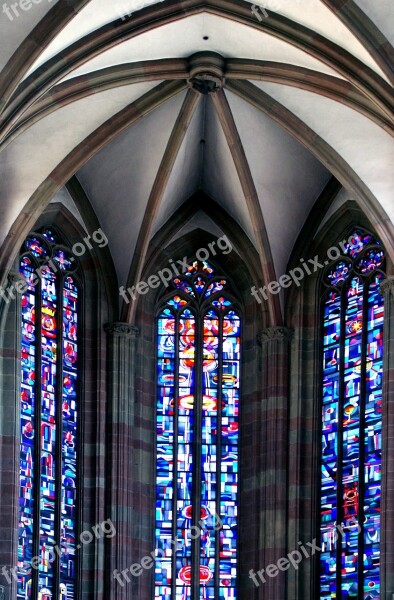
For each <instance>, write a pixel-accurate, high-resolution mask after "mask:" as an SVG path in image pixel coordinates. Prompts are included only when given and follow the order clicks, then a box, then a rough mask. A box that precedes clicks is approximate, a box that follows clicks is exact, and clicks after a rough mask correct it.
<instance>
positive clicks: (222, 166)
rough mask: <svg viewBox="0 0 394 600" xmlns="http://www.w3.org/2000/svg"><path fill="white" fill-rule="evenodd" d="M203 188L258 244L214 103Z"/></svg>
mask: <svg viewBox="0 0 394 600" xmlns="http://www.w3.org/2000/svg"><path fill="white" fill-rule="evenodd" d="M202 188H203V190H204V191H205V192H206V194H208V196H211V197H212V198H213V199H214V200H215V201H216V202H217V203H218V204H220V205H221V206H223V208H224V209H225V210H226V211H227V212H228V213H229V214H230V215H231V216H232V217H234V219H235V220H236V221H238V223H239V224H240V226H241V227H242V228H243V230H244V231H245V233H246V234H247V235H248V237H249V238H250V240H251V241H252V242H253V243H254V244H255V245H256V240H255V238H254V233H253V225H252V223H251V220H250V216H249V211H248V207H247V205H246V202H245V197H244V193H243V191H242V187H241V184H240V181H239V178H238V175H237V171H236V169H235V166H234V161H233V158H232V156H231V153H230V150H229V147H228V144H227V141H226V138H225V136H224V133H223V130H222V127H221V125H220V123H219V120H218V118H217V116H216V113H215V110H214V108H213V105H212V102H211V101H210V100H208V102H207V110H206V126H205V144H204V163H203V179H202Z"/></svg>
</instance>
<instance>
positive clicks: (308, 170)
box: [226, 92, 331, 277]
mask: <svg viewBox="0 0 394 600" xmlns="http://www.w3.org/2000/svg"><path fill="white" fill-rule="evenodd" d="M226 94H227V97H228V100H229V103H230V107H231V110H232V112H233V115H234V119H235V123H236V126H237V128H238V131H239V134H240V136H241V140H242V143H243V146H244V149H245V153H246V158H247V160H248V163H249V167H250V169H251V172H252V175H253V179H254V182H255V186H256V190H257V193H258V197H259V201H260V206H261V210H262V213H263V218H264V221H265V224H266V228H267V231H268V237H269V240H270V245H271V250H272V254H273V259H274V263H275V269H276V273H277V276H278V277H279V276H280V275H282V274H283V273H285V272H286V265H287V261H288V258H289V254H290V252H291V250H292V249H293V245H294V243H295V241H296V239H297V235H298V233H299V231H300V228H301V227H302V225H303V223H304V221H305V219H306V217H307V216H308V214H309V212H310V210H311V208H312V206H313V204H314V202H315V200H316V199H317V197H318V195H319V194H320V192H321V191H322V189H323V188H324V186H325V185H326V183H327V182H328V180H329V178H330V176H331V175H330V173H329V172H328V171H327V169H325V168H324V167H323V166H322V165H321V164H320V163H319V161H317V160H316V159H315V158H314V157H313V156H312V155H311V154H310V153H309V152H308V151H307V150H306V149H305V148H304V147H303V146H301V144H299V143H298V142H297V141H296V140H294V139H293V138H292V137H291V136H290V135H289V134H288V133H287V132H286V131H284V129H282V128H281V127H280V126H279V125H277V124H276V123H274V121H273V120H272V119H271V118H270V117H268V116H266V115H264V114H262V113H261V112H260V111H258V110H256V109H255V108H253V107H251V106H249V105H247V104H246V103H245V102H244V101H243V100H241V99H240V98H238V97H237V96H235V95H234V94H232V93H231V92H226Z"/></svg>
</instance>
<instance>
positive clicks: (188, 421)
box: [155, 262, 241, 600]
mask: <svg viewBox="0 0 394 600" xmlns="http://www.w3.org/2000/svg"><path fill="white" fill-rule="evenodd" d="M172 285H173V291H172V292H171V293H169V294H167V295H166V296H165V297H164V299H163V303H162V305H161V309H160V312H159V315H158V324H157V334H158V338H157V349H158V355H157V364H158V379H157V383H158V386H157V417H156V425H157V463H156V484H157V496H156V530H155V536H156V554H157V559H156V568H155V599H156V600H189V599H192V600H202V599H212V600H227V599H235V598H237V518H238V410H239V384H240V335H241V320H240V316H239V312H238V310H237V308H236V304H235V303H234V299H233V297H232V296H231V294H230V293H229V291H228V288H229V285H228V283H227V282H226V280H225V279H223V278H222V277H220V276H217V275H216V273H215V272H214V270H213V268H212V267H211V266H210V265H209V264H207V263H206V262H203V263H200V262H194V263H193V265H192V266H191V267H190V268H189V270H188V271H187V272H186V273H185V274H184V275H182V276H180V277H178V278H175V279H174V281H173V284H172Z"/></svg>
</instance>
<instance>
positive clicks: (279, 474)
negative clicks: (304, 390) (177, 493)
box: [258, 327, 291, 600]
mask: <svg viewBox="0 0 394 600" xmlns="http://www.w3.org/2000/svg"><path fill="white" fill-rule="evenodd" d="M290 339H291V332H290V331H289V330H288V329H286V328H284V327H272V328H269V329H265V330H264V331H262V332H261V334H260V336H259V341H260V343H261V346H262V363H261V364H262V399H261V432H262V439H261V454H260V490H261V495H260V507H259V514H260V531H259V538H260V541H259V557H260V558H259V560H260V565H259V569H265V570H266V568H267V567H268V566H269V565H272V564H274V565H275V564H277V562H278V560H279V559H280V558H284V557H286V523H287V510H286V505H287V460H288V453H287V449H288V396H289V352H290ZM271 575H272V572H271ZM262 577H263V578H264V579H265V581H263V580H262V578H261V577H260V576H259V581H260V588H259V589H260V592H259V594H258V597H259V598H264V599H266V600H283V598H285V588H286V573H285V572H284V571H281V570H277V573H276V574H275V575H274V576H271V577H270V576H268V575H267V573H266V572H264V573H263V574H262Z"/></svg>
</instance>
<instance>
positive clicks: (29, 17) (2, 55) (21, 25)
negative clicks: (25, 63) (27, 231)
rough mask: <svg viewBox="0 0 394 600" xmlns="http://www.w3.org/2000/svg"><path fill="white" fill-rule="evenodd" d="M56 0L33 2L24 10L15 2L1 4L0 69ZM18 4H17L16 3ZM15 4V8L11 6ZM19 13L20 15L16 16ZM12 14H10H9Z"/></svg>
mask: <svg viewBox="0 0 394 600" xmlns="http://www.w3.org/2000/svg"><path fill="white" fill-rule="evenodd" d="M56 3H57V2H56V0H42V1H41V2H37V1H36V2H34V3H33V2H31V3H30V5H29V4H27V5H26V6H29V8H28V9H27V10H23V9H22V8H21V7H20V6H18V4H16V3H15V2H2V3H1V5H0V70H1V69H3V67H4V66H5V64H6V63H7V61H8V60H9V59H10V58H11V56H12V55H13V53H14V52H15V50H17V48H18V46H19V45H20V44H21V43H22V42H23V40H24V39H25V37H26V36H27V35H28V34H29V33H30V32H31V31H32V30H33V29H34V27H35V26H36V25H37V24H38V23H39V22H40V21H41V19H42V18H43V17H44V16H45V15H46V14H47V12H49V11H50V10H51V8H52V7H53V6H54V5H55V4H56ZM15 4H16V5H15ZM11 5H14V7H15V10H13V9H12V8H11ZM15 13H17V14H18V15H19V16H16V14H15ZM8 15H10V16H8Z"/></svg>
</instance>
